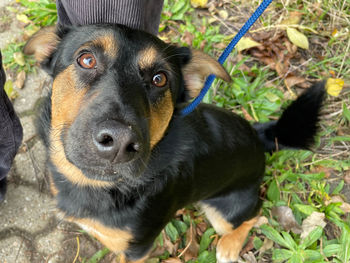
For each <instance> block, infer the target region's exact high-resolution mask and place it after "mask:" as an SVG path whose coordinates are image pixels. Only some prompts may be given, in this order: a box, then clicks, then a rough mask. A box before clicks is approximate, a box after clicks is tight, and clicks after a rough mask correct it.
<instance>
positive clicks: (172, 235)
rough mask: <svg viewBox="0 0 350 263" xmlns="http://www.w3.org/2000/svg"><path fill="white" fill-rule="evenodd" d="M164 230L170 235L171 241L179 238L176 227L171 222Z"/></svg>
mask: <svg viewBox="0 0 350 263" xmlns="http://www.w3.org/2000/svg"><path fill="white" fill-rule="evenodd" d="M165 232H166V233H167V235H168V236H169V237H170V239H171V241H172V242H173V243H174V242H175V241H176V240H177V239H178V238H179V233H178V232H177V229H176V227H175V226H174V225H173V224H172V223H171V222H170V223H168V224H167V225H166V226H165Z"/></svg>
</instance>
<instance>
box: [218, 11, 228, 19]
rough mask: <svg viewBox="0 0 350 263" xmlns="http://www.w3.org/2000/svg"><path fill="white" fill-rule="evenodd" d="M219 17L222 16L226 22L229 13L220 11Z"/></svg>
mask: <svg viewBox="0 0 350 263" xmlns="http://www.w3.org/2000/svg"><path fill="white" fill-rule="evenodd" d="M219 16H220V17H221V18H222V19H224V20H226V19H227V18H228V12H227V11H226V10H220V11H219Z"/></svg>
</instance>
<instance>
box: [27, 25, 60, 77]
mask: <svg viewBox="0 0 350 263" xmlns="http://www.w3.org/2000/svg"><path fill="white" fill-rule="evenodd" d="M61 31H62V30H61ZM58 32H59V29H58V28H56V27H45V28H42V29H40V30H39V31H38V32H36V33H35V34H34V35H33V36H32V37H31V38H30V39H29V40H28V42H27V43H26V45H25V46H24V48H23V52H24V54H26V55H34V57H35V59H36V60H37V61H38V62H39V63H40V65H41V66H42V68H43V69H45V70H46V71H47V72H48V73H49V74H50V73H52V70H53V66H54V62H55V59H53V57H54V56H53V55H54V53H55V50H56V48H57V45H58V44H59V42H60V36H59V33H58Z"/></svg>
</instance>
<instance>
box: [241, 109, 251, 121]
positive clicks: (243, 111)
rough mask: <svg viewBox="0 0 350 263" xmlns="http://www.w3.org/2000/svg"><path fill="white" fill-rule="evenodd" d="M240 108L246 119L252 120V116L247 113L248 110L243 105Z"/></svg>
mask: <svg viewBox="0 0 350 263" xmlns="http://www.w3.org/2000/svg"><path fill="white" fill-rule="evenodd" d="M241 110H242V113H243V116H244V118H245V119H246V120H247V121H254V118H253V117H252V116H251V115H250V114H249V112H248V111H247V110H246V109H245V108H244V107H241Z"/></svg>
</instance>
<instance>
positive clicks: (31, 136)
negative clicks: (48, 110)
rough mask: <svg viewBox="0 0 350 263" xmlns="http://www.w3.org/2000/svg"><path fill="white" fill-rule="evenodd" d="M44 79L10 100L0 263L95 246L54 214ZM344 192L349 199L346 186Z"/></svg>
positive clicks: (9, 0)
mask: <svg viewBox="0 0 350 263" xmlns="http://www.w3.org/2000/svg"><path fill="white" fill-rule="evenodd" d="M8 5H15V6H16V4H15V1H14V0H0V49H2V48H4V47H5V46H6V45H7V44H8V43H10V42H11V41H13V40H15V39H16V38H17V37H19V36H20V34H21V30H20V27H19V26H18V23H19V22H18V21H17V20H16V19H15V15H14V14H12V13H10V12H9V11H7V9H6V7H7V6H8ZM50 83H51V80H50V78H49V77H48V76H47V75H46V73H44V72H43V71H41V70H39V71H38V72H37V73H36V74H30V75H29V76H27V79H26V82H25V85H24V88H23V89H21V90H19V91H18V93H19V96H18V98H16V100H15V101H14V106H15V110H16V112H17V113H18V114H19V116H20V119H21V123H22V125H23V129H24V140H23V143H22V146H21V148H20V150H19V153H18V154H17V156H16V158H15V160H14V164H13V167H12V170H11V172H10V174H9V177H8V179H9V187H8V193H7V196H6V199H5V201H4V202H3V203H1V204H0V263H17V262H19V263H36V262H50V263H54V262H63V263H66V262H73V261H74V259H75V257H76V255H77V252H79V253H78V254H79V258H78V259H79V260H80V261H82V260H83V259H84V258H89V257H91V256H92V255H93V254H94V253H95V252H96V251H97V250H99V249H101V245H100V244H99V243H98V242H97V241H95V240H93V239H92V238H91V237H89V236H88V235H87V234H84V233H82V232H81V231H80V230H79V228H78V227H77V226H75V225H72V224H68V223H66V222H60V221H59V220H58V219H57V218H56V217H55V203H54V200H53V198H52V196H51V194H50V192H49V190H48V182H47V171H46V169H45V150H44V147H43V144H42V142H41V141H40V140H39V138H38V135H37V133H36V130H35V126H34V122H35V116H36V110H37V107H38V104H39V102H40V99H41V98H42V97H43V96H45V94H47V90H48V87H49V86H50ZM347 187H349V186H347ZM346 192H347V196H348V200H350V190H349V189H347V190H346ZM78 240H79V246H78ZM113 257H114V256H113V255H112V254H109V255H108V256H106V257H105V259H104V261H103V262H111V261H112V260H113ZM79 260H78V262H79Z"/></svg>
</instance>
